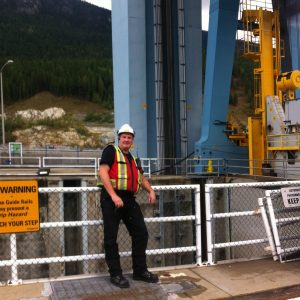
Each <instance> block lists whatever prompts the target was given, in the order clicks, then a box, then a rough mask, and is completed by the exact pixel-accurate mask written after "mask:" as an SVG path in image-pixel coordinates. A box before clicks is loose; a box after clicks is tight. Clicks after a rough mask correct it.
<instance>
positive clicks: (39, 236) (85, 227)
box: [0, 185, 201, 283]
mask: <svg viewBox="0 0 300 300" xmlns="http://www.w3.org/2000/svg"><path fill="white" fill-rule="evenodd" d="M153 188H154V190H155V191H156V194H157V196H158V201H157V203H156V204H155V205H150V204H148V200H147V199H148V197H147V193H146V192H144V191H142V192H140V193H139V194H138V195H137V200H138V202H139V204H140V206H141V209H142V211H143V213H144V217H145V221H146V225H147V228H148V232H149V241H148V248H147V260H148V261H147V263H148V266H149V268H154V267H164V266H175V265H185V264H195V263H199V264H200V263H201V244H200V241H201V236H200V232H201V228H200V224H201V223H200V187H199V185H177V186H155V187H153ZM100 201H101V199H100V190H99V189H98V188H95V187H76V188H75V187H69V188H67V187H49V188H39V210H40V231H38V232H28V233H18V234H2V235H0V241H1V242H0V281H1V282H11V283H17V282H18V281H19V280H23V279H39V278H57V277H61V276H68V275H77V274H95V273H107V267H106V263H105V260H104V247H103V222H102V214H101V207H100ZM118 245H119V251H120V256H121V264H122V268H123V270H124V271H125V272H126V271H130V270H131V238H130V236H129V234H128V232H127V230H126V227H125V225H124V224H122V223H121V224H120V228H119V234H118Z"/></svg>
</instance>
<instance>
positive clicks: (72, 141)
mask: <svg viewBox="0 0 300 300" xmlns="http://www.w3.org/2000/svg"><path fill="white" fill-rule="evenodd" d="M15 116H18V117H21V118H23V119H24V120H27V121H38V120H42V119H52V120H53V119H54V120H55V119H59V118H63V117H64V116H65V111H64V110H63V109H62V108H57V107H53V108H48V109H46V110H44V111H39V110H34V109H28V110H24V111H18V112H16V113H15ZM86 129H87V130H88V132H89V133H88V135H81V134H80V133H78V132H77V131H76V130H75V128H71V127H70V128H65V129H53V128H49V127H47V126H41V125H36V126H32V127H31V128H27V129H24V130H15V131H14V132H13V135H14V137H15V141H16V142H19V143H22V144H23V145H24V146H25V145H26V146H27V147H29V148H41V147H45V145H53V146H67V147H72V148H73V147H80V148H84V149H97V148H100V149H101V148H104V147H105V145H106V144H107V143H110V142H113V141H114V128H113V127H112V126H95V125H94V126H86Z"/></svg>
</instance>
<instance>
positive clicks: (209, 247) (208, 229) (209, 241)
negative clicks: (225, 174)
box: [205, 184, 213, 264]
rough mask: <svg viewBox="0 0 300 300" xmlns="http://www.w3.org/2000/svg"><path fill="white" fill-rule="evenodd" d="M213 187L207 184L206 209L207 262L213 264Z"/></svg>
mask: <svg viewBox="0 0 300 300" xmlns="http://www.w3.org/2000/svg"><path fill="white" fill-rule="evenodd" d="M210 194H211V188H210V187H209V185H207V184H206V185H205V209H206V238H207V263H208V264H213V256H212V226H211V205H210V201H211V198H210Z"/></svg>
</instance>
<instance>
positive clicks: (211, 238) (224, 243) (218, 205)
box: [205, 181, 300, 264]
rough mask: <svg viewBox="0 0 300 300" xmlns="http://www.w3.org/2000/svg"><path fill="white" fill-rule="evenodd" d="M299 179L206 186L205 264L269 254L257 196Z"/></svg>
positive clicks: (259, 196) (268, 245)
mask: <svg viewBox="0 0 300 300" xmlns="http://www.w3.org/2000/svg"><path fill="white" fill-rule="evenodd" d="M299 184H300V181H277V182H250V183H249V182H247V183H227V184H224V183H223V184H206V185H205V207H206V234H207V263H208V264H214V263H217V262H220V261H233V260H241V259H250V258H251V259H253V258H263V257H266V256H271V254H272V253H271V248H272V247H270V246H272V245H270V243H269V235H268V232H267V231H266V230H265V225H264V220H263V216H262V215H261V205H259V202H258V199H259V198H262V197H264V196H265V192H266V188H269V189H270V188H271V187H274V189H278V187H280V186H293V185H299Z"/></svg>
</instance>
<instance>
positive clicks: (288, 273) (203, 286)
mask: <svg viewBox="0 0 300 300" xmlns="http://www.w3.org/2000/svg"><path fill="white" fill-rule="evenodd" d="M155 273H157V274H158V275H159V277H160V283H158V284H147V283H143V282H139V281H133V280H132V275H131V274H125V276H126V277H127V278H128V279H129V281H130V288H129V289H119V288H116V287H114V286H112V285H111V284H110V282H109V277H107V276H95V277H89V278H86V277H85V278H83V277H80V278H78V277H76V278H64V280H55V281H49V282H40V283H28V282H24V283H23V284H22V285H17V286H2V287H0V299H5V300H16V299H18V300H21V299H22V300H25V299H27V300H28V299H35V300H46V299H52V300H67V299H70V300H71V299H72V300H75V299H78V300H79V299H80V300H95V299H110V300H113V299H118V300H119V299H124V300H127V299H128V300H131V299H159V300H163V299H166V300H173V299H205V300H206V299H230V298H231V299H276V300H280V299H294V298H297V297H300V262H299V261H296V262H289V263H285V264H282V263H280V262H274V261H273V260H272V259H264V260H255V261H247V262H237V263H233V264H222V265H215V266H208V267H206V266H203V267H191V268H177V269H169V270H159V271H156V272H155Z"/></svg>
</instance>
